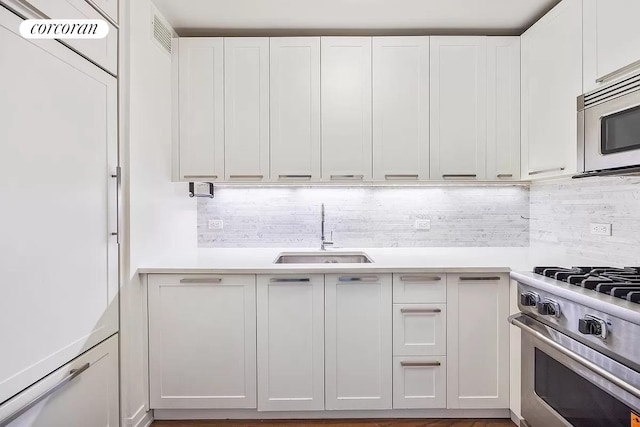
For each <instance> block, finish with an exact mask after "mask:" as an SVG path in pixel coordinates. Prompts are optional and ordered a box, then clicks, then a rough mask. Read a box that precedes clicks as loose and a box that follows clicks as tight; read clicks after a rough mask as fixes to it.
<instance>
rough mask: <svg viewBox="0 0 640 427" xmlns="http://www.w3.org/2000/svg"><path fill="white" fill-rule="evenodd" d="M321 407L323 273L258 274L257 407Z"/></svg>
mask: <svg viewBox="0 0 640 427" xmlns="http://www.w3.org/2000/svg"><path fill="white" fill-rule="evenodd" d="M323 409H324V276H323V275H304V274H301V275H278V276H258V410H260V411H296V410H323Z"/></svg>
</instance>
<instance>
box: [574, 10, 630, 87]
mask: <svg viewBox="0 0 640 427" xmlns="http://www.w3.org/2000/svg"><path fill="white" fill-rule="evenodd" d="M583 7H584V91H585V92H589V91H591V90H594V89H597V88H598V87H599V86H600V85H606V84H609V83H611V82H612V81H614V80H616V79H617V78H619V77H622V76H624V75H625V74H627V73H628V72H629V71H634V70H635V72H638V67H639V66H640V64H639V63H638V61H640V48H639V46H640V25H638V16H640V1H638V0H584V1H583Z"/></svg>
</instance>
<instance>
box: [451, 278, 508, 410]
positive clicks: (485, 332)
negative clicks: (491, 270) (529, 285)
mask: <svg viewBox="0 0 640 427" xmlns="http://www.w3.org/2000/svg"><path fill="white" fill-rule="evenodd" d="M508 316H509V276H508V275H507V274H487V273H481V274H462V275H460V274H448V275H447V362H448V367H447V394H448V398H447V406H448V408H460V409H480V408H492V409H498V408H508V407H509V323H508V322H507V317H508Z"/></svg>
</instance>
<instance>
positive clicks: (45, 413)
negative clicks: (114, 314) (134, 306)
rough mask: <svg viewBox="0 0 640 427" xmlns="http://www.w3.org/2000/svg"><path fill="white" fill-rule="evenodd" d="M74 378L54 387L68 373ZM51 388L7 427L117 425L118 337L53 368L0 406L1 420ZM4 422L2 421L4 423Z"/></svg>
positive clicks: (118, 418) (106, 426)
mask: <svg viewBox="0 0 640 427" xmlns="http://www.w3.org/2000/svg"><path fill="white" fill-rule="evenodd" d="M74 372H77V374H76V375H74V376H73V379H71V380H69V381H67V382H66V383H65V384H63V385H61V386H59V387H56V385H57V384H59V383H60V382H62V381H65V379H68V378H69V376H70V375H72V374H73V373H74ZM51 389H54V390H53V391H52V392H51V394H50V395H49V397H47V398H45V399H43V400H42V401H40V402H39V403H37V404H36V405H35V406H33V407H31V408H30V409H28V410H27V411H26V412H24V413H23V414H22V415H20V416H19V417H18V418H16V419H14V421H12V422H10V423H9V424H6V427H87V426H100V427H118V426H120V412H119V393H118V392H119V388H118V336H117V335H114V336H112V337H111V338H109V339H107V340H106V341H104V342H102V343H101V344H99V345H97V346H95V347H94V348H92V349H91V350H89V351H87V352H86V353H84V354H82V355H81V356H78V358H76V359H75V360H73V361H72V362H70V363H68V364H66V365H64V366H62V367H61V368H59V369H57V370H55V371H54V372H52V373H51V374H49V375H47V376H46V377H44V378H43V379H42V380H40V381H38V382H37V383H36V384H34V385H33V386H31V387H29V388H28V389H26V390H24V391H22V392H21V393H20V394H18V395H17V396H15V397H13V398H11V400H9V401H7V402H5V403H4V404H2V405H1V406H0V420H3V419H5V418H6V417H9V416H10V415H11V414H14V413H15V412H16V411H19V410H21V409H22V408H24V407H25V406H26V405H27V404H28V403H29V402H31V401H32V400H33V399H34V398H36V397H38V396H40V395H42V394H45V393H47V392H49V391H50V390H51ZM4 425H5V424H3V426H4Z"/></svg>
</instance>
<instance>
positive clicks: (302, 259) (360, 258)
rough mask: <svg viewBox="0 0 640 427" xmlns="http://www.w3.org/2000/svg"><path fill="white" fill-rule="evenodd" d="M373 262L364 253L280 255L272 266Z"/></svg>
mask: <svg viewBox="0 0 640 427" xmlns="http://www.w3.org/2000/svg"><path fill="white" fill-rule="evenodd" d="M372 262H373V261H372V260H371V258H369V257H368V256H367V254H365V253H361V252H360V253H355V252H352V253H345V252H343V253H324V252H320V253H318V252H310V253H282V254H280V255H279V256H278V258H277V259H276V260H275V262H274V264H369V263H372Z"/></svg>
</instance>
